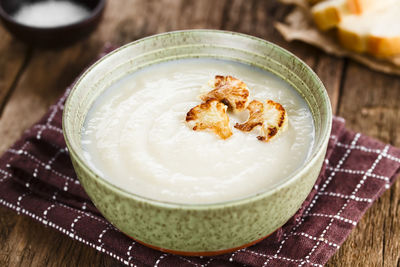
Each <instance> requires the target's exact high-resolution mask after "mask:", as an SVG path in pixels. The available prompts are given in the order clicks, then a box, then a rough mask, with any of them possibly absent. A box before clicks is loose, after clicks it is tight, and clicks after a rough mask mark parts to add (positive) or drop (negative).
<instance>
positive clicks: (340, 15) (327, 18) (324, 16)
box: [311, 0, 393, 31]
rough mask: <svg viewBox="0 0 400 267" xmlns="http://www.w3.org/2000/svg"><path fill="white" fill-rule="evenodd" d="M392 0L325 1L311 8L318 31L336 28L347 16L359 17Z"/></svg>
mask: <svg viewBox="0 0 400 267" xmlns="http://www.w3.org/2000/svg"><path fill="white" fill-rule="evenodd" d="M390 1H393V0H327V1H323V2H320V3H318V4H316V5H315V6H313V7H312V8H311V13H312V15H313V18H314V22H315V24H316V25H317V27H318V28H319V29H320V30H323V31H325V30H329V29H332V28H334V27H336V26H337V25H338V24H339V23H340V22H341V21H342V20H343V19H344V17H346V16H348V15H353V14H355V15H360V14H362V13H364V12H366V11H367V10H369V9H374V8H375V6H380V5H383V4H385V3H386V2H390Z"/></svg>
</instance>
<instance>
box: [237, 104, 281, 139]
mask: <svg viewBox="0 0 400 267" xmlns="http://www.w3.org/2000/svg"><path fill="white" fill-rule="evenodd" d="M247 110H248V111H249V118H248V120H247V121H246V122H244V123H242V124H239V123H236V125H235V128H237V129H239V130H241V131H244V132H250V131H252V130H253V129H254V128H255V127H256V126H261V134H260V135H259V136H257V139H258V140H260V141H265V142H269V141H270V140H272V139H273V138H276V137H277V136H279V135H280V134H281V133H282V132H284V131H285V130H286V129H287V125H288V116H287V113H286V110H285V108H284V107H283V106H282V105H281V104H279V103H277V102H274V101H272V100H267V101H266V102H265V103H262V102H260V101H258V100H253V101H251V102H250V104H249V105H248V106H247Z"/></svg>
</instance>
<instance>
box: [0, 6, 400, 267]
mask: <svg viewBox="0 0 400 267" xmlns="http://www.w3.org/2000/svg"><path fill="white" fill-rule="evenodd" d="M289 10H290V7H285V6H282V5H280V4H279V3H278V2H276V1H271V0H268V1H266V0H235V1H233V0H201V1H199V0H151V1H149V0H112V1H108V4H107V7H106V12H105V17H104V19H103V21H102V22H101V24H100V26H99V28H98V29H97V30H96V31H95V32H94V33H93V34H92V35H91V36H90V37H89V38H88V39H86V40H83V41H80V42H79V43H76V44H74V45H72V46H69V47H66V48H64V49H59V50H41V49H38V48H33V47H29V46H26V45H24V44H23V43H21V42H19V41H17V40H15V39H14V38H13V37H12V36H10V35H9V34H8V33H7V32H6V30H5V29H4V28H3V27H2V26H0V36H1V41H0V140H1V142H0V153H3V152H4V151H5V150H6V149H7V147H9V146H10V145H11V144H12V143H13V142H14V141H15V140H16V139H17V138H18V137H19V136H20V135H21V133H22V132H23V131H24V130H25V129H27V128H28V127H29V126H30V125H32V124H33V123H34V122H35V121H36V120H38V119H39V118H40V117H41V116H42V115H43V114H44V112H45V111H46V110H47V108H48V107H49V105H50V104H51V103H53V101H55V99H56V98H57V97H58V96H59V95H60V94H61V93H62V92H63V90H64V89H65V87H66V86H67V85H69V84H70V83H71V82H72V81H73V80H74V78H75V77H76V76H77V75H78V74H79V73H80V72H81V71H82V69H83V68H84V67H85V66H87V65H88V64H89V63H90V62H91V61H92V60H93V59H94V58H95V57H96V55H97V54H98V53H99V51H101V49H102V47H103V45H104V44H105V43H106V42H110V43H113V44H116V45H121V44H125V43H128V42H131V41H134V40H136V39H138V38H142V37H145V36H148V35H151V34H155V33H160V32H165V31H172V30H181V29H192V28H209V29H224V30H230V31H237V32H243V33H247V34H251V35H254V36H258V37H261V38H264V39H266V40H269V41H272V42H275V43H277V44H279V45H281V46H283V47H285V48H287V49H288V50H290V51H292V52H293V53H295V54H296V55H297V56H299V57H300V58H302V59H303V60H304V61H305V62H306V63H307V64H308V65H310V66H311V67H312V68H313V69H314V71H315V72H316V73H317V74H318V75H319V77H320V78H321V79H322V81H323V82H324V84H325V86H326V88H327V90H328V92H329V95H330V98H331V101H332V106H333V110H334V112H335V113H336V114H337V115H340V116H342V117H344V118H345V119H346V120H347V126H348V127H349V128H351V129H353V130H356V131H361V132H363V133H365V134H367V135H370V136H373V137H376V138H378V139H380V140H382V141H384V142H388V143H391V144H393V145H397V146H400V134H399V131H400V123H398V122H399V121H400V77H396V76H389V75H385V74H382V73H377V72H375V71H371V70H369V69H367V68H366V67H364V66H361V65H360V64H358V63H355V62H353V61H351V60H347V59H339V58H335V57H332V56H329V55H327V54H324V53H323V52H321V51H320V50H318V49H315V48H313V47H311V46H309V45H305V44H302V43H299V42H294V43H290V44H289V43H287V42H285V41H284V40H283V39H282V38H281V36H280V35H279V33H277V31H276V30H275V29H274V27H273V23H274V21H276V20H282V19H283V17H284V16H285V14H287V12H288V11H289ZM65 265H66V266H120V265H121V264H120V263H119V262H117V261H115V260H114V259H112V258H110V257H108V256H105V255H103V254H100V253H98V252H97V251H96V250H94V249H92V248H89V247H87V246H85V245H83V244H81V243H79V242H76V241H73V240H71V239H70V238H68V237H66V236H64V235H62V234H61V233H59V232H56V231H55V230H53V229H50V228H45V227H43V226H42V225H40V224H38V223H36V222H34V221H32V220H31V219H29V218H27V217H24V216H18V215H17V214H16V213H14V212H13V211H10V210H8V209H6V208H3V207H0V266H65ZM327 266H397V267H399V266H400V180H398V181H397V182H396V183H395V184H394V185H393V186H392V188H391V189H390V190H388V191H387V192H386V193H385V194H384V195H383V196H382V197H381V198H380V199H379V200H378V201H377V202H376V203H374V205H373V206H372V208H371V209H370V210H369V211H368V212H367V213H366V215H365V216H364V217H363V219H362V220H361V221H360V223H359V224H358V225H357V227H356V228H355V230H354V231H353V232H352V234H351V235H350V237H349V238H348V240H347V241H346V242H345V243H344V244H343V246H342V247H341V248H340V249H339V251H338V253H337V254H336V255H335V256H334V257H333V258H332V259H331V260H330V261H329V262H328V264H327Z"/></svg>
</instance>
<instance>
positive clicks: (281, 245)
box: [263, 134, 360, 267]
mask: <svg viewBox="0 0 400 267" xmlns="http://www.w3.org/2000/svg"><path fill="white" fill-rule="evenodd" d="M359 138H360V134H356V135H355V136H354V139H353V140H352V142H351V144H352V146H355V145H356V143H357V141H358V139H359ZM350 152H351V149H350V148H348V149H347V150H346V152H345V153H344V154H343V156H342V158H341V159H340V160H339V162H338V164H337V166H336V168H340V167H341V166H342V165H343V163H344V161H345V160H346V159H347V157H348V156H349V155H350ZM335 174H336V173H335V172H331V173H330V175H329V176H328V178H327V179H326V180H325V182H324V183H323V184H322V186H321V188H319V190H318V192H320V191H325V189H326V187H327V186H328V184H329V183H330V182H331V181H332V179H333V177H334V176H335ZM319 196H320V195H318V194H315V196H314V198H313V199H312V200H311V202H310V204H309V206H308V208H307V209H306V211H305V212H304V214H303V216H302V217H301V218H299V221H298V223H297V224H296V225H295V226H294V227H293V228H292V230H291V231H290V232H289V234H286V233H284V235H283V239H282V241H281V242H280V244H279V247H278V250H277V251H276V253H275V254H274V255H273V256H272V257H271V256H269V257H268V259H267V260H266V261H265V262H264V264H263V267H264V266H267V265H268V263H269V261H270V260H271V259H272V258H275V257H276V256H278V255H279V253H280V252H281V250H282V247H283V245H284V244H285V242H286V241H287V240H288V239H289V237H290V236H292V235H293V234H294V233H295V232H296V230H297V229H298V228H299V227H300V225H301V224H302V223H303V222H304V221H305V218H306V217H307V215H308V213H309V212H310V210H311V209H312V208H313V207H314V205H315V203H316V201H317V200H318V198H319ZM301 260H302V259H301ZM306 262H307V263H308V264H313V263H312V262H310V260H308V259H307V261H306Z"/></svg>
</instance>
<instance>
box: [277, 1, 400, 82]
mask: <svg viewBox="0 0 400 267" xmlns="http://www.w3.org/2000/svg"><path fill="white" fill-rule="evenodd" d="M281 2H282V3H285V4H294V5H295V8H294V9H293V11H292V12H291V13H290V14H288V15H287V17H286V18H285V23H281V22H277V23H275V27H276V29H277V30H278V31H279V32H280V33H281V34H282V36H283V37H284V38H285V40H286V41H288V42H290V41H293V40H300V41H303V42H305V43H308V44H311V45H313V46H316V47H318V48H320V49H322V50H323V51H325V52H326V53H328V54H332V55H335V56H338V57H348V58H352V59H354V60H356V61H358V62H360V63H361V64H364V65H365V66H367V67H369V68H371V69H373V70H377V71H381V72H385V73H389V74H396V75H400V56H396V57H390V58H375V57H373V56H369V55H366V54H359V53H355V52H352V51H349V50H347V49H345V48H343V47H342V46H341V45H340V44H339V43H338V41H337V40H336V33H335V31H334V30H333V31H329V32H321V31H319V30H318V29H317V27H316V26H315V25H314V22H313V19H312V16H311V13H310V9H309V6H308V3H307V1H306V0H281Z"/></svg>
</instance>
